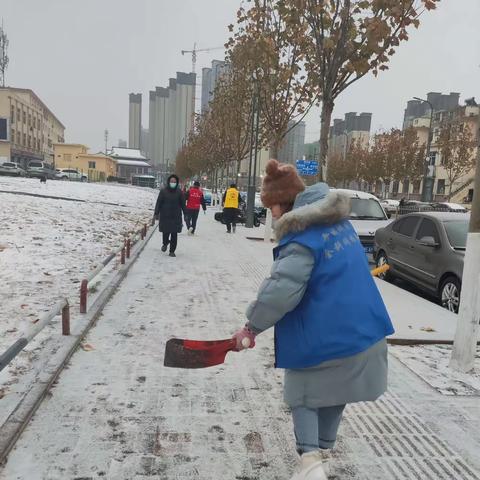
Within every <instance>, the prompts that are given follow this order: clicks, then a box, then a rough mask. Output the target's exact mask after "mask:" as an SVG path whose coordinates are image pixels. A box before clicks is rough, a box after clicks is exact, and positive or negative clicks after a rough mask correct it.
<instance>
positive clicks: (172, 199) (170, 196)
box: [155, 175, 187, 257]
mask: <svg viewBox="0 0 480 480" xmlns="http://www.w3.org/2000/svg"><path fill="white" fill-rule="evenodd" d="M182 213H183V215H184V216H185V215H186V213H187V209H186V207H185V197H184V196H183V193H182V191H181V190H180V186H179V179H178V177H177V175H170V176H169V177H168V180H167V186H166V187H165V188H163V189H162V190H161V191H160V193H159V195H158V198H157V203H156V205H155V218H158V219H159V230H160V231H161V232H162V234H163V245H162V252H166V251H167V248H168V246H169V245H170V257H175V256H176V255H175V250H176V249H177V242H178V234H179V233H180V232H181V231H182V226H183V222H182Z"/></svg>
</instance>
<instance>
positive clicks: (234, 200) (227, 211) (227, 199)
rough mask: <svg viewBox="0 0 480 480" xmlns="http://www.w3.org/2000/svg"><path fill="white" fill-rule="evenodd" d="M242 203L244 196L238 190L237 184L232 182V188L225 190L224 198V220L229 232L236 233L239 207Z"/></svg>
mask: <svg viewBox="0 0 480 480" xmlns="http://www.w3.org/2000/svg"><path fill="white" fill-rule="evenodd" d="M240 203H242V197H241V196H240V192H239V191H238V190H237V185H235V183H232V184H231V185H230V188H229V189H228V190H226V191H225V193H224V194H223V198H222V205H223V220H224V222H225V224H226V225H227V233H231V232H232V231H233V233H235V230H236V229H237V216H238V207H239V206H240Z"/></svg>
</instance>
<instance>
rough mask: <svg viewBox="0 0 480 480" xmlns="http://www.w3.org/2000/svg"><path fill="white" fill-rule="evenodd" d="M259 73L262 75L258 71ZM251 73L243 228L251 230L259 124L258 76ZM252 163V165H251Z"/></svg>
mask: <svg viewBox="0 0 480 480" xmlns="http://www.w3.org/2000/svg"><path fill="white" fill-rule="evenodd" d="M259 73H262V72H261V71H259ZM259 73H257V72H253V75H252V77H253V80H254V82H255V84H256V86H255V94H254V97H253V102H252V106H253V108H252V123H251V129H250V157H249V166H248V187H247V218H246V222H245V226H246V227H247V228H253V226H254V216H255V190H256V181H257V178H256V177H257V158H258V136H259V123H260V92H259V82H258V74H259ZM252 162H253V165H252Z"/></svg>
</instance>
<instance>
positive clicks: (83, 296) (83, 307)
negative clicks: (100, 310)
mask: <svg viewBox="0 0 480 480" xmlns="http://www.w3.org/2000/svg"><path fill="white" fill-rule="evenodd" d="M87 295H88V280H82V283H81V284H80V313H87Z"/></svg>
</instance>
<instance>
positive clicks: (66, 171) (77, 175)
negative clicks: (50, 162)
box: [55, 168, 88, 182]
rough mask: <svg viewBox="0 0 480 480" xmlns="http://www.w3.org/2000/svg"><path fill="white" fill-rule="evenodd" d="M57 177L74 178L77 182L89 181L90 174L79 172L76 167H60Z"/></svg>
mask: <svg viewBox="0 0 480 480" xmlns="http://www.w3.org/2000/svg"><path fill="white" fill-rule="evenodd" d="M55 178H58V179H59V180H73V181H77V182H87V181H88V175H87V174H86V173H83V172H79V171H78V170H77V169H76V168H59V169H57V170H56V173H55Z"/></svg>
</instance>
